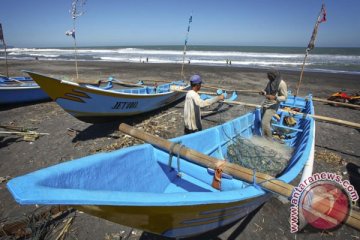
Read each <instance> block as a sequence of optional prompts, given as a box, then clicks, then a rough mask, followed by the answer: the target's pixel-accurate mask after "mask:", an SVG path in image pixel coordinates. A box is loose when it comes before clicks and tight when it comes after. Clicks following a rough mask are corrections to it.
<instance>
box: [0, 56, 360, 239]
mask: <svg viewBox="0 0 360 240" xmlns="http://www.w3.org/2000/svg"><path fill="white" fill-rule="evenodd" d="M0 69H1V70H2V71H3V72H4V69H5V64H4V62H1V63H0ZM21 70H30V71H35V72H39V73H44V74H48V75H55V76H59V77H63V78H64V79H72V78H73V77H74V76H75V67H74V63H73V62H70V61H67V62H60V61H35V60H33V61H9V72H10V74H11V75H12V76H19V75H25V74H23V73H22V72H21ZM180 71H181V65H178V64H151V63H120V62H79V74H80V79H81V81H84V82H85V81H86V82H93V83H95V82H97V81H98V80H99V79H103V80H105V79H107V78H108V77H109V76H114V77H115V78H117V79H121V80H125V81H129V82H133V83H136V82H137V81H138V80H144V82H145V83H146V82H147V81H148V82H151V81H154V80H164V81H173V80H178V79H180ZM195 73H197V74H200V75H201V76H202V78H203V79H204V81H205V84H207V83H208V84H211V85H217V86H219V87H220V88H221V87H223V88H230V89H252V90H254V89H256V90H257V89H259V90H261V89H263V88H264V87H265V85H266V83H267V78H266V70H265V69H248V68H238V67H231V66H211V67H209V66H198V65H191V64H190V65H186V66H185V75H186V77H187V78H188V77H190V76H191V75H192V74H195ZM299 75H300V73H299V72H296V71H282V76H283V79H284V80H285V81H286V82H287V84H288V88H289V89H291V90H293V91H295V88H296V84H297V81H298V79H299ZM341 89H346V90H348V91H349V93H352V92H356V91H360V75H350V74H333V73H315V72H305V74H304V78H303V81H302V85H301V88H300V92H299V95H300V96H304V95H307V94H309V93H311V94H313V96H316V97H318V98H327V97H328V96H329V95H330V94H332V93H333V92H336V91H339V90H341ZM203 90H204V91H205V90H206V91H210V90H209V89H205V88H204V89H203ZM238 100H239V101H243V102H249V103H255V104H260V103H261V102H262V100H263V99H262V96H260V95H257V94H239V98H238ZM314 104H315V113H316V114H318V115H322V116H327V117H333V118H338V119H342V120H347V121H351V122H356V123H359V119H360V112H359V110H354V109H350V108H345V107H334V106H330V105H327V104H323V103H319V102H315V103H314ZM251 110H252V109H251V108H248V107H242V106H233V107H231V106H227V107H226V108H224V111H221V112H220V113H217V114H212V115H208V116H204V118H203V125H204V128H209V127H211V126H215V125H218V124H221V123H223V122H225V121H226V120H229V119H232V118H234V117H235V116H238V115H241V114H243V113H245V112H248V111H251ZM182 116H183V101H179V102H177V103H175V104H172V105H171V106H169V107H167V108H163V109H160V110H157V111H154V112H151V113H149V114H146V115H142V116H139V117H132V118H129V119H127V120H126V122H127V123H130V124H131V125H134V126H143V127H144V130H149V131H153V132H155V133H157V134H158V135H159V136H161V137H164V138H172V137H176V136H180V135H182V134H183V125H182ZM119 123H120V121H113V122H108V123H99V124H90V123H85V122H81V121H79V120H77V119H76V118H74V117H72V116H71V115H69V114H68V113H66V112H65V111H64V110H63V109H62V108H61V107H60V106H58V105H57V104H56V103H55V102H52V101H47V102H41V103H34V104H28V105H16V106H0V124H1V125H13V126H21V127H26V128H34V129H36V131H38V132H41V133H49V134H50V135H47V136H42V137H40V138H39V139H37V140H36V141H34V142H31V143H29V142H26V141H24V140H23V139H22V138H21V137H18V136H14V135H11V136H5V135H0V156H1V157H0V159H1V160H0V177H7V176H9V177H10V178H14V177H17V176H20V175H23V174H26V173H29V172H32V171H35V170H38V169H41V168H44V167H48V166H51V165H54V164H57V163H60V162H64V161H69V160H72V159H77V158H80V157H83V156H87V155H90V154H94V153H97V152H105V151H110V150H114V149H117V148H120V147H123V146H126V145H124V144H123V141H124V135H123V134H122V133H120V132H119V131H118V130H117V129H118V126H119ZM359 139H360V131H359V130H356V129H353V128H349V127H345V126H339V125H334V124H330V123H325V122H319V121H317V122H316V152H315V169H314V172H322V171H328V172H335V173H337V174H340V175H342V176H343V178H347V174H346V169H345V165H346V163H348V162H353V163H355V164H358V165H359V164H360V144H359ZM138 143H139V141H132V142H129V143H126V144H138ZM330 156H331V157H330ZM297 183H298V182H295V183H294V184H297ZM289 206H290V205H289V202H284V201H280V200H279V199H278V198H276V197H274V198H272V199H271V200H270V201H269V202H267V203H266V204H264V205H263V206H262V207H261V208H260V209H259V210H258V211H257V212H256V214H253V216H251V217H249V218H248V219H246V220H245V221H243V222H242V223H241V224H240V223H239V224H236V225H235V226H233V227H232V228H230V229H222V232H221V231H219V232H216V233H211V234H208V235H205V236H201V237H197V238H196V239H265V238H266V239H306V240H310V239H335V238H336V239H358V238H359V231H357V230H354V229H352V228H350V227H347V226H342V227H340V228H339V229H337V230H336V231H332V232H317V231H310V230H305V231H302V232H300V233H297V234H296V235H294V234H292V233H290V228H289V216H290V213H289ZM34 209H35V206H20V205H19V204H18V203H16V202H15V201H14V199H13V197H12V196H11V194H10V193H9V191H8V190H7V188H6V181H5V182H2V183H0V223H3V222H5V221H7V220H9V219H14V218H16V217H20V216H23V215H24V214H27V213H30V212H32V211H34ZM71 215H72V216H75V218H74V222H73V223H72V226H71V229H70V231H69V234H68V235H67V236H66V238H65V239H90V240H95V239H164V238H162V237H159V236H155V235H153V234H150V233H144V232H142V231H141V230H137V229H131V228H128V227H124V226H120V225H116V224H113V223H111V222H108V221H105V220H102V219H99V218H95V217H92V216H89V215H87V214H85V213H81V212H75V213H71ZM4 239H6V238H4ZM9 239H10V238H9Z"/></svg>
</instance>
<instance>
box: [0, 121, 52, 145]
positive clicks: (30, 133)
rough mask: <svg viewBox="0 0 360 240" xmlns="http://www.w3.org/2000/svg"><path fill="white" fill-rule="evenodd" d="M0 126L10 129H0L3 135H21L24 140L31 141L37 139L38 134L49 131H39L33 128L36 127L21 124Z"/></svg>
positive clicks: (41, 134)
mask: <svg viewBox="0 0 360 240" xmlns="http://www.w3.org/2000/svg"><path fill="white" fill-rule="evenodd" d="M0 128H3V129H6V130H12V131H0V134H4V135H21V136H23V138H24V141H27V142H33V141H35V140H36V139H38V138H39V137H40V136H43V135H49V133H39V132H36V131H34V130H36V129H37V128H28V127H21V126H13V125H0Z"/></svg>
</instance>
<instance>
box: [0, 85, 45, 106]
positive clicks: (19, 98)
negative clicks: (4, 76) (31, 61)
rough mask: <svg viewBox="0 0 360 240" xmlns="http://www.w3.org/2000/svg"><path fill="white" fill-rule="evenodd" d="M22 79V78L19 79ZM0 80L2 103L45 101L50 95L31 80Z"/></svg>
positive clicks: (0, 102) (0, 99) (0, 100)
mask: <svg viewBox="0 0 360 240" xmlns="http://www.w3.org/2000/svg"><path fill="white" fill-rule="evenodd" d="M18 81H22V80H18ZM18 81H13V80H11V79H10V80H5V81H4V82H0V105H7V104H19V103H29V102H37V101H45V100H48V99H50V98H49V96H48V95H47V94H46V93H45V92H44V91H43V90H41V88H40V87H39V85H37V84H36V83H35V82H31V80H25V81H23V82H18Z"/></svg>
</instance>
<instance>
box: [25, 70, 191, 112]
mask: <svg viewBox="0 0 360 240" xmlns="http://www.w3.org/2000/svg"><path fill="white" fill-rule="evenodd" d="M27 73H28V74H29V75H30V76H31V77H32V78H33V79H34V80H35V81H36V82H37V83H38V84H39V85H40V86H41V88H42V89H43V90H44V91H45V92H46V93H47V94H48V95H49V96H50V97H51V98H52V99H53V100H54V101H56V103H57V104H59V105H60V106H61V107H62V108H63V109H64V110H65V111H67V112H68V113H70V114H71V115H72V116H74V117H76V118H78V119H91V118H101V117H122V116H132V115H137V114H142V113H145V112H149V111H153V110H155V109H158V108H161V107H164V106H166V105H169V104H171V103H173V102H175V101H177V100H179V99H181V98H183V97H184V96H185V93H181V92H173V91H166V90H164V91H160V92H159V93H148V92H147V91H148V90H149V89H146V88H141V89H135V90H119V91H118V90H117V91H115V90H101V89H99V88H95V87H90V86H88V85H85V86H84V85H80V84H77V83H73V82H68V81H61V80H58V79H55V78H51V77H47V76H44V75H41V74H37V73H33V72H27ZM167 85H168V86H170V84H167ZM160 87H161V86H160ZM184 87H185V88H184V89H186V87H188V86H184Z"/></svg>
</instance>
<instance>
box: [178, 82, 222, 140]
mask: <svg viewBox="0 0 360 240" xmlns="http://www.w3.org/2000/svg"><path fill="white" fill-rule="evenodd" d="M190 84H191V90H190V91H189V92H188V93H187V94H186V98H185V106H184V124H185V129H184V132H185V134H189V133H193V132H197V131H201V130H202V124H201V111H200V108H203V107H207V106H210V105H211V104H214V103H216V102H218V101H221V100H224V95H219V96H217V97H214V98H211V99H207V100H202V99H201V98H200V96H199V94H198V92H199V91H200V88H201V84H202V79H201V77H200V76H199V75H193V76H192V77H191V78H190Z"/></svg>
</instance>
